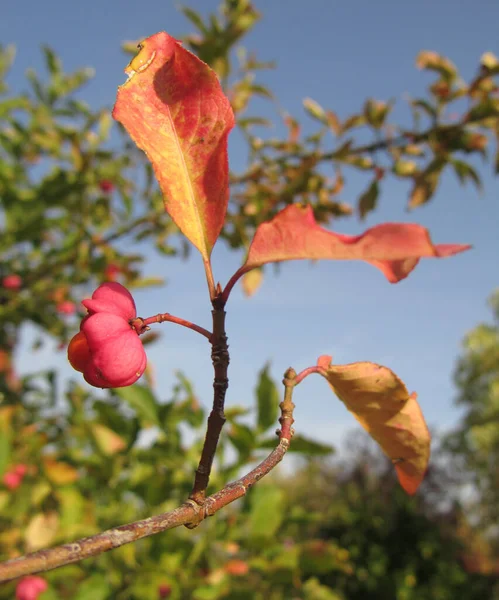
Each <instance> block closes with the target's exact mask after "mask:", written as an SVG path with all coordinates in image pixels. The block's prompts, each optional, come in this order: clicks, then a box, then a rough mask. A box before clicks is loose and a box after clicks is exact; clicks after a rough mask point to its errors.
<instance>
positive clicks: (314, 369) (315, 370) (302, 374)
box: [294, 365, 324, 385]
mask: <svg viewBox="0 0 499 600" xmlns="http://www.w3.org/2000/svg"><path fill="white" fill-rule="evenodd" d="M323 371H324V369H323V368H322V367H319V366H317V365H315V366H314V367H307V368H306V369H303V371H301V372H300V373H298V375H297V376H296V377H295V378H294V383H295V385H298V384H299V383H301V382H302V381H303V380H304V379H305V377H308V376H309V375H311V374H312V373H319V374H320V373H322V372H323Z"/></svg>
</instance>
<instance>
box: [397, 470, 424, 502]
mask: <svg viewBox="0 0 499 600" xmlns="http://www.w3.org/2000/svg"><path fill="white" fill-rule="evenodd" d="M394 466H395V471H396V472H397V477H398V480H399V483H400V485H401V486H402V489H403V490H404V492H405V493H406V494H409V496H414V494H415V493H416V492H417V491H418V488H419V486H420V485H421V482H422V481H423V479H424V475H425V474H424V473H423V474H422V475H409V474H408V473H407V471H406V470H405V469H404V466H403V464H396V465H394Z"/></svg>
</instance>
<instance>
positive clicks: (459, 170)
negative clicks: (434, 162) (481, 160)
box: [451, 159, 482, 191]
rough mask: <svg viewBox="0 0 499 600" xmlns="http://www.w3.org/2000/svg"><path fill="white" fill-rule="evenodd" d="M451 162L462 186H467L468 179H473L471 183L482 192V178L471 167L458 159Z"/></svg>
mask: <svg viewBox="0 0 499 600" xmlns="http://www.w3.org/2000/svg"><path fill="white" fill-rule="evenodd" d="M451 162H452V166H453V167H454V170H455V172H456V175H457V177H458V179H459V181H460V182H461V184H463V185H464V184H466V182H467V181H468V179H471V181H472V182H473V183H474V184H475V186H476V187H477V189H478V190H480V191H481V190H482V182H481V180H480V177H479V175H478V173H477V172H476V171H475V169H474V168H473V167H472V166H471V165H469V164H468V163H466V162H464V161H463V160H457V159H453V160H452V161H451Z"/></svg>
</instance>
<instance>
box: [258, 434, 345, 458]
mask: <svg viewBox="0 0 499 600" xmlns="http://www.w3.org/2000/svg"><path fill="white" fill-rule="evenodd" d="M277 444H278V438H277V436H274V437H272V438H266V439H264V440H262V441H261V442H259V444H258V447H259V448H275V447H276V446H277ZM289 452H296V453H297V454H304V455H306V456H328V455H330V454H333V453H334V452H335V449H334V446H330V445H329V444H323V443H321V442H316V441H315V440H312V439H310V438H307V437H305V436H303V435H298V434H295V435H294V436H293V439H292V440H291V444H290V446H289V450H288V453H289Z"/></svg>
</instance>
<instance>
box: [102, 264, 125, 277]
mask: <svg viewBox="0 0 499 600" xmlns="http://www.w3.org/2000/svg"><path fill="white" fill-rule="evenodd" d="M120 273H121V269H120V267H119V266H118V265H116V264H115V263H109V264H108V265H107V267H106V268H105V269H104V277H105V278H106V279H108V280H109V281H115V280H116V277H117V275H119V274H120Z"/></svg>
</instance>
